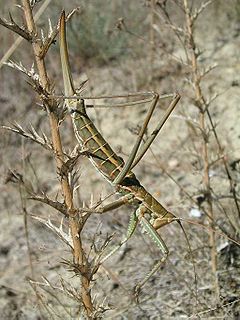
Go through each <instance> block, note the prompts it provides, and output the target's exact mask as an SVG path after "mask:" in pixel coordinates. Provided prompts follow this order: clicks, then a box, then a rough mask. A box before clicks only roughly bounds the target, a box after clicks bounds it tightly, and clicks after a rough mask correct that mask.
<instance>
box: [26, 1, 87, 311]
mask: <svg viewBox="0 0 240 320" xmlns="http://www.w3.org/2000/svg"><path fill="white" fill-rule="evenodd" d="M22 4H23V10H24V14H25V19H26V24H27V29H28V31H29V32H30V33H31V34H32V47H33V51H34V56H35V60H36V65H37V69H38V72H39V77H40V81H41V84H42V86H43V88H44V89H45V90H46V91H48V92H49V91H50V83H49V79H48V76H47V71H46V66H45V62H44V59H43V58H41V49H42V43H41V41H40V40H39V38H38V35H37V28H36V25H35V22H34V19H33V14H32V10H31V6H30V3H29V0H22ZM49 93H50V92H49ZM54 109H55V108H54V106H51V108H49V106H48V116H49V121H50V128H51V135H52V142H53V149H54V155H55V161H56V166H57V170H58V173H59V172H61V169H62V166H63V164H64V153H63V148H62V142H61V137H60V132H59V126H58V117H57V114H56V112H54V111H55V110H54ZM60 183H61V189H62V193H63V196H64V200H65V204H66V207H67V208H68V214H69V226H70V230H71V236H72V239H73V255H74V263H75V264H76V265H77V266H78V267H79V269H80V270H81V281H82V291H81V297H82V303H83V305H84V308H85V310H86V313H87V315H88V317H90V316H91V313H92V312H93V304H92V300H91V294H90V288H89V285H90V277H89V274H90V271H89V265H88V261H87V259H86V256H85V253H84V250H83V248H82V243H81V238H80V232H81V228H82V226H81V225H80V223H79V221H78V216H77V214H76V209H75V208H74V204H73V195H72V190H71V187H70V185H69V182H68V177H67V175H62V176H61V179H60Z"/></svg>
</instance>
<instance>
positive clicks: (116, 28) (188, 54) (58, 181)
mask: <svg viewBox="0 0 240 320" xmlns="http://www.w3.org/2000/svg"><path fill="white" fill-rule="evenodd" d="M16 3H17V5H18V6H14V4H16ZM16 3H15V2H14V1H10V2H8V3H7V5H6V3H5V2H3V1H0V9H1V16H0V25H1V26H0V27H1V37H2V45H1V48H0V54H1V57H3V58H2V59H1V62H0V68H1V69H0V77H1V78H0V79H1V90H0V101H1V104H2V113H1V114H2V116H1V125H2V129H1V140H0V145H1V150H2V155H1V163H2V165H1V174H2V182H3V183H2V185H1V194H2V197H1V202H0V208H1V211H2V221H1V228H2V230H3V232H2V235H1V237H2V241H1V246H0V258H1V262H2V268H1V273H2V289H1V291H0V292H1V304H0V308H1V314H2V316H3V318H4V319H15V318H20V317H21V316H23V317H25V318H26V319H37V317H40V318H41V319H58V318H60V319H82V318H86V319H99V318H103V319H122V318H127V319H137V318H144V319H145V318H146V319H150V318H151V319H179V318H183V319H188V318H190V319H210V318H213V319H216V318H219V319H237V318H238V317H239V314H240V299H239V295H238V292H237V288H238V286H239V281H240V279H239V266H240V255H239V253H240V252H239V251H240V249H239V243H240V240H239V230H240V228H239V227H240V224H239V217H240V203H239V201H240V188H239V179H240V166H239V164H240V159H239V154H238V150H239V147H240V145H239V136H240V132H239V126H238V125H237V123H238V119H239V116H240V114H239V113H240V112H239V107H238V105H239V97H238V93H237V92H238V91H239V77H238V75H239V66H240V63H239V56H238V55H237V54H236V52H237V42H238V41H239V30H240V29H239V1H237V0H230V1H228V4H226V2H225V1H221V0H215V1H203V0H196V1H190V0H174V1H170V0H165V1H162V0H146V1H137V0H133V1H127V0H121V1H109V0H106V1H100V0H93V1H77V2H76V3H77V5H79V8H75V7H73V4H72V3H71V2H67V3H66V2H64V1H49V0H45V1H43V0H42V1H29V0H22V1H21V2H20V1H19V2H16ZM19 6H20V8H19ZM63 6H64V9H65V10H66V12H67V13H68V14H67V25H68V33H67V39H68V47H69V53H70V59H71V67H72V70H73V72H74V80H75V83H76V87H77V86H78V87H79V85H80V87H81V90H80V93H81V94H83V95H84V96H92V95H94V96H102V95H104V96H106V95H114V94H116V95H117V94H120V93H123V92H125V93H126V94H128V93H132V92H138V91H156V92H158V93H159V94H165V93H173V92H179V93H180V95H181V101H180V103H179V105H178V106H177V107H176V110H175V111H174V115H173V116H171V118H170V119H169V120H168V122H167V124H166V125H165V127H164V129H163V130H161V132H160V133H159V135H158V137H157V138H156V141H155V142H154V144H153V145H152V146H151V147H150V149H149V150H148V152H147V154H146V156H144V158H143V159H142V160H141V162H140V163H139V165H138V166H137V167H136V168H135V169H134V173H136V176H137V178H138V179H139V180H140V181H141V184H143V185H144V186H146V189H147V190H148V191H149V192H150V193H151V194H153V196H154V197H155V198H156V199H157V200H159V201H160V202H161V203H163V204H164V206H165V207H167V208H168V209H169V210H170V211H171V212H173V213H174V215H176V216H177V217H178V218H179V220H180V221H181V222H182V223H183V225H184V230H185V232H186V235H187V239H188V240H189V242H190V247H189V246H188V244H187V242H186V239H185V238H184V234H183V232H182V230H181V229H180V228H179V225H178V224H177V223H175V222H173V223H171V224H168V225H167V226H164V227H163V228H161V229H160V230H159V231H158V232H159V233H160V234H161V236H162V238H163V239H164V241H165V242H166V244H167V246H168V247H169V250H170V255H169V258H168V259H167V261H166V262H165V263H164V265H163V266H162V267H161V269H160V270H159V271H158V272H157V273H155V274H154V275H153V276H152V277H151V278H150V279H149V281H148V282H147V283H146V285H145V286H144V287H143V289H142V291H141V292H140V295H139V296H138V299H136V297H134V294H133V288H134V286H135V285H136V284H137V283H138V282H139V281H141V280H142V279H143V278H144V277H145V276H146V274H147V272H149V270H150V269H151V268H152V267H153V266H154V265H155V263H156V262H157V261H159V259H161V252H160V251H159V249H158V248H157V247H155V245H154V243H153V242H152V241H151V239H149V237H147V235H146V234H145V233H142V232H141V228H137V231H136V234H134V235H133V237H132V238H131V239H130V240H129V241H127V243H126V245H125V246H123V247H122V248H121V249H120V250H118V251H117V253H115V254H114V255H112V256H111V257H110V258H109V259H108V260H107V261H105V262H104V263H101V259H100V258H101V257H102V255H104V254H105V253H106V252H109V250H111V248H112V247H113V246H114V245H115V244H117V243H119V241H121V239H122V238H123V236H124V235H125V233H126V229H127V225H128V219H129V216H130V213H131V212H132V211H133V210H134V208H133V207H131V206H128V205H126V206H123V207H120V208H118V209H116V210H111V211H109V212H105V213H102V214H99V213H101V210H100V209H101V207H102V206H104V205H106V204H108V203H109V202H111V201H112V200H114V199H115V200H116V199H119V197H118V195H117V194H115V190H114V189H113V188H112V186H110V185H109V184H108V183H107V182H105V181H104V179H103V178H102V176H100V175H99V173H98V172H97V170H95V168H94V167H92V166H91V164H90V162H89V160H88V153H87V150H80V149H79V148H75V147H76V145H77V141H76V138H75V136H74V132H73V129H72V124H71V121H70V117H69V114H68V111H67V110H66V108H65V104H64V99H62V98H61V97H60V96H62V92H63V87H64V86H63V80H62V74H61V68H60V58H59V56H60V53H59V43H58V32H59V29H58V28H59V26H58V21H59V17H60V14H61V11H62V8H63ZM19 9H20V10H19ZM8 12H10V15H8ZM48 18H49V19H50V20H51V21H50V20H48ZM20 39H23V40H22V41H21V42H20ZM12 44H13V46H12ZM11 46H12V50H11V52H10V51H8V49H9V48H10V47H11ZM6 60H8V63H7V65H4V64H3V62H4V61H6ZM33 62H34V65H33ZM9 66H10V67H12V68H9ZM13 69H14V70H13ZM86 80H88V81H87V82H86ZM115 100H116V101H115ZM115 100H114V99H113V100H112V99H111V101H110V102H109V99H107V98H106V99H104V98H103V99H101V101H100V102H98V101H97V102H96V104H97V105H99V104H108V105H109V104H112V103H113V104H115V103H116V104H117V103H118V102H119V100H118V99H115ZM121 101H122V102H123V101H130V99H128V98H126V99H122V100H121ZM93 102H94V103H95V101H93ZM90 104H92V103H91V101H90ZM147 107H149V104H145V105H136V106H126V107H121V109H120V110H119V107H114V106H113V107H112V108H110V109H109V108H108V109H104V108H99V109H98V108H91V109H87V113H89V115H90V117H91V119H92V120H93V122H94V123H95V125H96V127H97V128H99V130H100V131H101V132H102V133H103V136H104V137H105V138H106V140H107V141H109V143H110V144H111V146H113V149H114V150H116V151H117V153H118V154H119V155H120V156H121V157H122V158H124V160H125V161H126V160H127V158H128V155H129V153H130V151H131V150H132V146H133V145H134V142H135V140H136V135H137V134H138V132H139V126H140V125H141V124H142V123H143V120H144V119H145V116H146V110H147ZM166 107H167V105H165V103H164V102H162V101H161V100H160V103H159V104H158V107H157V110H156V111H155V112H154V115H153V117H152V119H151V122H150V128H149V129H148V131H147V132H146V134H145V136H144V140H146V139H147V138H148V137H149V134H150V132H151V131H152V128H155V127H156V125H157V123H158V122H159V119H161V115H163V114H164V110H165V109H166ZM14 133H15V134H14ZM99 208H100V209H99ZM30 290H32V291H33V292H34V295H31V296H30V297H29V292H30Z"/></svg>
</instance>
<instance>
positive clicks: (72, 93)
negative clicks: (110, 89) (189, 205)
mask: <svg viewBox="0 0 240 320" xmlns="http://www.w3.org/2000/svg"><path fill="white" fill-rule="evenodd" d="M60 56H61V65H62V73H63V81H64V94H65V96H66V97H68V98H67V99H66V105H67V108H68V110H69V112H70V114H71V117H72V122H73V127H74V132H75V136H76V139H77V141H78V143H79V144H80V146H81V147H84V148H87V149H88V150H89V153H88V157H89V160H90V161H91V162H92V164H93V165H94V167H95V168H96V169H97V170H98V171H99V172H100V173H101V174H102V175H103V176H104V177H105V178H106V179H107V181H108V182H110V183H111V184H112V185H113V186H114V187H115V188H116V190H117V192H118V193H120V194H121V195H122V197H121V198H120V199H119V200H117V201H115V202H113V203H112V204H110V205H107V206H106V208H105V209H104V208H103V212H105V211H107V210H111V209H115V208H117V207H120V206H121V205H123V204H126V203H130V204H132V205H133V206H135V207H137V209H136V211H135V212H134V213H133V214H132V215H131V218H130V222H129V225H128V229H127V234H126V236H125V238H124V239H123V240H122V242H121V243H120V244H119V245H118V246H116V247H115V248H114V249H113V250H112V251H111V252H110V253H109V254H107V255H106V256H105V257H103V259H102V261H101V262H103V261H105V260H106V259H107V258H109V257H110V256H111V255H112V254H113V253H114V252H116V251H117V250H118V249H119V248H120V247H121V246H122V245H123V244H124V243H126V242H127V241H128V240H129V238H130V237H131V236H132V234H133V233H134V230H135V228H136V226H137V224H138V222H139V223H140V224H141V225H142V227H143V229H144V231H145V232H146V233H147V234H148V235H149V236H150V238H151V239H152V240H153V241H154V242H155V243H156V245H157V246H158V247H159V249H160V250H161V252H162V258H161V259H160V260H159V261H158V262H157V263H156V265H155V266H154V267H153V268H152V270H151V271H150V272H149V273H148V274H147V275H146V276H145V278H144V279H143V280H142V281H141V282H140V283H139V284H137V286H136V287H135V290H136V293H138V292H139V290H140V289H141V288H142V287H143V285H144V284H145V283H146V282H147V281H148V279H149V278H150V277H151V276H152V275H153V274H154V273H155V272H157V270H158V269H159V268H160V266H161V265H162V264H163V263H164V262H165V260H166V259H167V257H168V254H169V250H168V248H167V246H166V244H165V242H164V241H163V239H162V238H161V236H160V234H159V233H158V232H157V230H158V229H159V228H161V227H162V226H164V225H167V224H169V223H171V222H172V221H177V222H178V223H179V224H180V226H181V228H182V229H183V227H182V225H181V222H180V221H179V220H178V219H177V218H176V216H175V215H174V214H173V213H171V212H169V211H168V210H167V209H165V208H164V207H163V206H162V205H161V204H160V203H159V202H158V201H157V200H156V199H155V198H154V197H153V196H152V195H151V194H150V193H149V192H148V191H147V190H146V189H145V188H144V187H143V186H142V185H141V184H140V182H139V181H138V179H137V178H136V176H135V174H134V173H133V172H132V169H133V168H134V167H135V166H136V164H137V163H138V162H139V161H140V160H141V159H142V157H143V156H144V154H145V152H146V151H147V149H148V148H149V146H150V145H151V143H152V142H153V140H154V139H155V137H156V136H157V134H158V132H159V131H160V129H161V128H162V126H163V125H164V123H165V122H166V120H167V119H168V117H169V115H170V114H171V112H172V111H173V109H174V108H175V106H176V105H177V103H178V101H179V99H180V95H179V94H174V95H163V96H160V97H159V95H158V94H157V93H155V92H152V93H145V95H149V96H150V97H151V101H152V102H151V105H150V108H149V110H148V112H147V115H146V118H145V121H144V123H143V126H142V128H141V130H140V131H139V133H138V136H137V139H136V143H135V145H134V147H133V149H132V152H131V154H130V156H129V158H128V160H127V161H126V162H124V160H123V159H122V158H121V157H119V156H118V155H117V154H116V153H115V152H114V151H113V149H112V148H111V146H110V145H109V144H108V143H107V142H106V140H105V139H104V138H103V137H102V135H101V134H100V132H99V131H98V129H97V128H96V127H95V125H94V124H93V122H92V121H91V119H90V118H89V117H88V115H87V113H86V107H85V101H84V99H83V98H81V97H79V96H77V92H76V90H75V88H74V85H73V79H72V74H71V71H70V63H69V56H68V48H67V41H66V26H65V13H64V12H63V13H62V15H61V18H60ZM166 97H172V101H171V103H170V105H169V107H168V109H167V111H166V114H165V115H164V117H163V119H162V120H161V121H160V123H159V124H158V126H157V127H156V129H155V130H154V131H153V132H152V134H151V135H150V137H149V138H148V139H147V140H146V141H145V143H144V144H142V146H141V148H140V145H141V143H142V140H143V135H144V133H145V131H146V128H147V126H148V123H149V121H150V118H151V116H152V113H153V111H154V109H155V107H156V105H157V102H158V100H159V98H166ZM149 216H150V219H149V218H148V217H149ZM183 231H184V229H183ZM184 234H185V231H184Z"/></svg>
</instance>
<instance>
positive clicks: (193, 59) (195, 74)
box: [183, 0, 220, 300]
mask: <svg viewBox="0 0 240 320" xmlns="http://www.w3.org/2000/svg"><path fill="white" fill-rule="evenodd" d="M183 5H184V9H185V16H186V24H187V36H188V45H189V51H190V64H191V69H192V70H191V71H192V83H193V86H194V92H195V103H196V106H197V107H198V109H199V113H200V119H199V124H200V127H201V132H202V133H203V142H202V156H203V163H204V168H203V172H204V175H203V184H204V186H205V190H206V195H207V204H208V212H209V215H210V218H211V221H210V226H211V228H210V231H209V242H210V247H211V261H212V263H211V266H212V273H213V276H214V289H215V294H216V300H219V296H220V292H219V284H218V277H217V250H216V239H215V234H214V232H213V231H212V229H213V226H214V218H215V217H214V212H213V203H212V192H211V183H210V176H209V156H208V137H207V130H206V117H205V116H206V110H207V106H206V102H205V99H204V97H203V93H202V89H201V85H200V81H201V76H200V74H199V71H198V63H197V53H196V44H195V40H194V35H193V19H192V15H191V13H190V9H189V4H188V0H183Z"/></svg>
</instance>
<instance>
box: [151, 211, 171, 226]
mask: <svg viewBox="0 0 240 320" xmlns="http://www.w3.org/2000/svg"><path fill="white" fill-rule="evenodd" d="M172 221H176V216H175V215H174V214H173V213H171V212H169V211H167V210H166V213H165V214H164V216H162V217H159V218H156V219H155V220H154V223H153V227H154V229H155V230H158V229H159V228H161V227H163V226H165V225H166V224H169V223H171V222H172Z"/></svg>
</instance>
